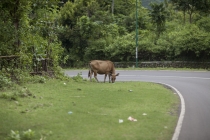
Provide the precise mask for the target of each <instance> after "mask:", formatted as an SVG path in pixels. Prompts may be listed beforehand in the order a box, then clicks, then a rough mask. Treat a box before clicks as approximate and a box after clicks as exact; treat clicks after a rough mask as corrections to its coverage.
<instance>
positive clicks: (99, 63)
mask: <svg viewBox="0 0 210 140" xmlns="http://www.w3.org/2000/svg"><path fill="white" fill-rule="evenodd" d="M90 67H91V69H92V70H93V71H97V73H98V74H105V73H107V74H108V73H110V72H112V71H113V68H114V64H113V63H112V62H111V61H109V60H105V61H103V60H92V61H90Z"/></svg>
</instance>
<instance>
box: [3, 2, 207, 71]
mask: <svg viewBox="0 0 210 140" xmlns="http://www.w3.org/2000/svg"><path fill="white" fill-rule="evenodd" d="M150 2H151V0H142V1H141V0H10V1H6V0H1V1H0V26H1V28H0V36H1V37H0V69H1V70H2V69H3V68H10V69H14V68H17V69H20V68H21V69H24V68H25V69H27V70H29V71H36V72H37V71H39V70H40V68H41V70H45V71H48V70H49V69H54V68H55V67H57V66H59V65H61V66H64V65H65V66H72V67H74V66H80V65H83V64H84V63H87V62H88V61H89V60H91V59H109V60H112V61H115V62H132V61H133V62H134V61H135V57H136V56H135V55H136V47H138V59H139V61H166V60H169V61H210V0H199V1H196V0H162V1H161V0H153V1H152V2H151V3H150ZM148 3H149V6H148ZM136 4H137V5H136ZM136 23H137V24H136ZM136 34H138V38H136Z"/></svg>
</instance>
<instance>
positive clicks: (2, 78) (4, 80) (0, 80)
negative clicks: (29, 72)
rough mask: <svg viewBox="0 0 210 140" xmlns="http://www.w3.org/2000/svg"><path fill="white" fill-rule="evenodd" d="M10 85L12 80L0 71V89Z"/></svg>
mask: <svg viewBox="0 0 210 140" xmlns="http://www.w3.org/2000/svg"><path fill="white" fill-rule="evenodd" d="M11 85H12V81H11V79H10V77H8V75H6V74H4V73H2V72H0V89H2V88H6V87H10V86H11Z"/></svg>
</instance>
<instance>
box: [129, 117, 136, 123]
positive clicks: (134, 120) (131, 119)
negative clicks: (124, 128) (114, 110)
mask: <svg viewBox="0 0 210 140" xmlns="http://www.w3.org/2000/svg"><path fill="white" fill-rule="evenodd" d="M128 120H129V121H133V122H136V121H137V119H134V118H133V117H131V116H129V117H128Z"/></svg>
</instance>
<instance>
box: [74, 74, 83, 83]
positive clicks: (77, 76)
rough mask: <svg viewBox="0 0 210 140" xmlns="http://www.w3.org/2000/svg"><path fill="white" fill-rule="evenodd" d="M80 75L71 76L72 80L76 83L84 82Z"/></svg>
mask: <svg viewBox="0 0 210 140" xmlns="http://www.w3.org/2000/svg"><path fill="white" fill-rule="evenodd" d="M81 75H82V73H78V74H77V75H76V76H73V77H72V79H73V80H74V81H76V82H82V81H84V80H83V77H82V76H81Z"/></svg>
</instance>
